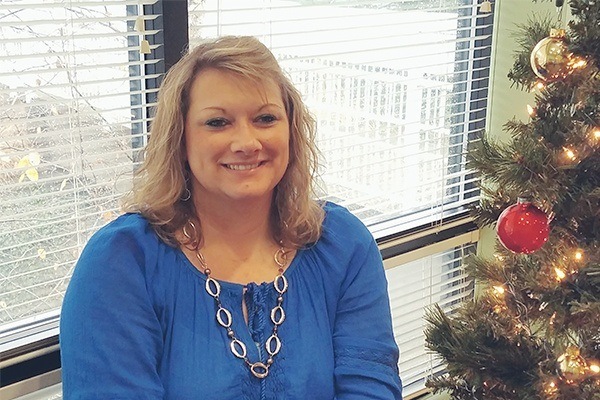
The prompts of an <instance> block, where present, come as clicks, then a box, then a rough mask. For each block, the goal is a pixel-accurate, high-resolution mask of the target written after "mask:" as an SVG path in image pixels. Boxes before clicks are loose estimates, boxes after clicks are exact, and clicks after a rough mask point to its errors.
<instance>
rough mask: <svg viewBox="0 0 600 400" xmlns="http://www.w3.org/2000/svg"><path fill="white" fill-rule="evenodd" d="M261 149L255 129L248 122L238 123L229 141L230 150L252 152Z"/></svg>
mask: <svg viewBox="0 0 600 400" xmlns="http://www.w3.org/2000/svg"><path fill="white" fill-rule="evenodd" d="M261 149H262V143H261V142H260V140H259V139H258V135H257V132H256V129H255V128H254V127H253V126H252V125H251V124H248V123H243V124H240V125H239V127H238V129H236V130H235V132H234V135H233V139H232V141H231V151H232V152H234V153H237V152H242V153H244V154H248V155H250V154H253V153H255V152H257V151H259V150H261Z"/></svg>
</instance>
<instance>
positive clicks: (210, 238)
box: [195, 199, 273, 251]
mask: <svg viewBox="0 0 600 400" xmlns="http://www.w3.org/2000/svg"><path fill="white" fill-rule="evenodd" d="M195 206H196V212H197V215H198V218H199V220H200V221H201V229H202V237H203V242H204V243H203V244H204V247H205V246H212V245H214V244H216V243H219V244H221V245H225V246H228V247H230V246H231V247H236V248H238V249H239V250H240V251H244V250H250V249H252V248H254V247H255V246H258V245H261V244H262V245H264V244H265V242H269V243H272V242H273V235H272V232H271V225H270V218H271V217H270V214H271V200H270V199H266V200H265V199H260V200H256V201H246V200H244V201H239V202H220V203H218V204H207V203H203V202H200V201H196V202H195Z"/></svg>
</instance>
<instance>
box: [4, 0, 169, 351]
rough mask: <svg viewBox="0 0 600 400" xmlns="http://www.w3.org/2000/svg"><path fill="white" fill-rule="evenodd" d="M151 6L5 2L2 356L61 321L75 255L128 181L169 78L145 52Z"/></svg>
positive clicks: (111, 211)
mask: <svg viewBox="0 0 600 400" xmlns="http://www.w3.org/2000/svg"><path fill="white" fill-rule="evenodd" d="M152 3H154V1H151V0H144V1H143V2H142V1H138V0H135V1H101V2H98V1H89V0H87V1H68V2H46V1H41V2H38V3H35V2H31V1H23V0H3V1H2V3H1V4H0V352H2V351H5V350H6V349H7V348H11V347H14V346H15V344H16V342H15V341H14V340H13V334H14V332H15V330H17V331H18V330H20V329H21V328H23V327H27V326H30V325H39V324H40V323H46V322H47V321H54V324H53V325H54V327H56V317H57V315H58V310H59V308H60V305H61V302H62V297H63V294H64V291H65V288H66V286H67V284H68V281H69V277H70V275H71V271H72V269H73V266H74V261H75V260H76V259H77V257H78V255H79V253H80V251H81V249H82V248H83V246H84V245H85V243H86V241H87V239H88V238H89V237H90V235H91V234H92V233H94V232H95V231H96V230H97V229H98V228H99V227H100V226H102V225H104V224H105V223H106V222H108V221H110V220H112V219H113V218H114V217H115V216H116V215H117V213H118V199H119V198H120V196H121V195H122V193H123V192H124V191H125V190H127V189H128V188H129V186H130V182H131V176H132V173H133V170H134V169H135V167H136V165H137V163H138V162H139V161H140V159H141V156H142V154H141V151H140V149H141V147H142V146H143V145H144V144H145V138H146V127H147V122H148V117H147V111H146V107H147V106H148V105H150V103H151V101H150V99H151V98H152V94H153V92H155V91H156V89H152V88H151V87H148V85H149V84H150V83H151V82H152V81H153V80H155V79H156V78H157V77H158V76H159V75H158V73H156V72H152V71H153V69H154V70H155V69H156V68H155V67H156V64H157V63H159V61H160V60H159V59H158V58H156V57H153V58H148V59H145V56H144V55H143V54H140V44H141V40H143V39H147V38H150V37H151V36H153V35H155V34H156V33H157V31H153V30H145V31H144V21H145V20H147V21H150V20H152V19H154V18H156V16H154V15H152V14H147V15H144V10H143V8H144V4H145V5H146V9H148V7H149V6H150V5H151V4H152ZM136 22H137V24H136ZM136 26H137V28H138V30H139V31H136V29H135V28H136ZM152 48H154V49H156V46H154V45H153V46H151V49H152ZM155 53H156V52H155ZM51 325H52V324H51ZM50 331H52V330H50ZM50 331H47V330H45V331H44V332H46V334H47V332H50Z"/></svg>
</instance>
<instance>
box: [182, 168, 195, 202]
mask: <svg viewBox="0 0 600 400" xmlns="http://www.w3.org/2000/svg"><path fill="white" fill-rule="evenodd" d="M186 175H187V174H186ZM189 182H190V180H189V178H188V177H187V176H186V177H185V186H184V190H183V194H182V195H181V196H180V197H179V200H181V201H188V200H189V199H190V198H191V197H192V192H190V189H188V183H189Z"/></svg>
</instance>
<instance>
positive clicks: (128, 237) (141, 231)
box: [88, 213, 158, 246]
mask: <svg viewBox="0 0 600 400" xmlns="http://www.w3.org/2000/svg"><path fill="white" fill-rule="evenodd" d="M156 240H158V236H157V235H156V233H155V232H154V229H153V228H152V226H151V225H150V223H149V222H148V220H146V218H144V217H143V216H142V215H141V214H135V213H127V214H123V215H120V216H119V217H117V218H116V219H115V220H113V221H111V222H109V223H108V224H106V225H104V226H103V227H102V228H100V229H99V230H98V231H96V233H94V234H93V235H92V237H91V238H90V240H89V242H88V246H105V245H106V244H107V243H110V244H111V245H121V246H122V245H124V244H127V245H131V244H132V242H137V243H140V244H143V243H144V242H146V241H148V242H155V241H156Z"/></svg>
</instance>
